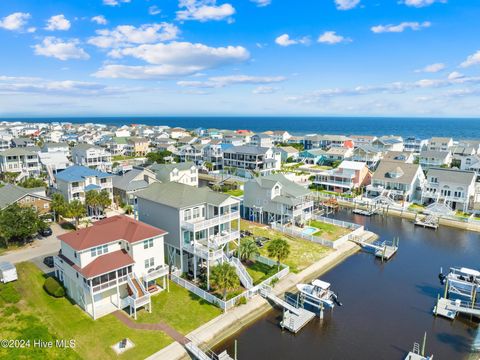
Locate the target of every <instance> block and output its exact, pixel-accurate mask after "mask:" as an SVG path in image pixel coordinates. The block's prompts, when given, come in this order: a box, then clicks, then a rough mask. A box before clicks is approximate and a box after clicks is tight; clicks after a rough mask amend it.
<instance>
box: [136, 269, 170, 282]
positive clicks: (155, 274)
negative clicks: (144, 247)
mask: <svg viewBox="0 0 480 360" xmlns="http://www.w3.org/2000/svg"><path fill="white" fill-rule="evenodd" d="M166 275H168V265H161V266H158V267H157V268H155V269H153V268H152V269H150V270H149V271H148V272H147V273H146V274H143V276H142V278H143V281H144V282H149V281H152V280H156V279H158V278H161V277H163V276H166Z"/></svg>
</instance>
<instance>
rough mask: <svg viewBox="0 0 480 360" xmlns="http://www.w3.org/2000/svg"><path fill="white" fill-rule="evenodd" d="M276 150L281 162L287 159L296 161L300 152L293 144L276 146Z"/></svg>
mask: <svg viewBox="0 0 480 360" xmlns="http://www.w3.org/2000/svg"><path fill="white" fill-rule="evenodd" d="M278 151H280V156H281V159H282V162H286V161H287V159H291V160H293V161H296V160H298V158H299V154H300V152H299V151H298V150H297V149H296V148H294V147H293V146H282V147H278Z"/></svg>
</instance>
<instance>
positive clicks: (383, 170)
mask: <svg viewBox="0 0 480 360" xmlns="http://www.w3.org/2000/svg"><path fill="white" fill-rule="evenodd" d="M419 167H420V165H418V164H406V163H402V162H398V161H385V160H381V161H380V163H379V164H378V167H377V170H376V171H375V173H374V174H373V176H372V180H382V181H388V182H396V183H400V184H411V183H412V182H413V180H414V179H415V175H416V174H417V171H418V169H419ZM392 174H398V175H400V176H399V177H392Z"/></svg>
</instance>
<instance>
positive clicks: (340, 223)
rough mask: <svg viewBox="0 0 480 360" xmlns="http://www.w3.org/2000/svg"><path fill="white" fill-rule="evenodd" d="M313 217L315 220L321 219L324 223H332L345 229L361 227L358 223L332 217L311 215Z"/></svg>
mask: <svg viewBox="0 0 480 360" xmlns="http://www.w3.org/2000/svg"><path fill="white" fill-rule="evenodd" d="M313 219H314V220H317V221H321V222H323V223H326V224H332V225H336V226H340V227H343V228H347V229H353V230H355V229H358V228H359V227H362V225H359V224H355V223H351V222H348V221H342V220H337V219H332V218H328V217H325V216H319V215H313Z"/></svg>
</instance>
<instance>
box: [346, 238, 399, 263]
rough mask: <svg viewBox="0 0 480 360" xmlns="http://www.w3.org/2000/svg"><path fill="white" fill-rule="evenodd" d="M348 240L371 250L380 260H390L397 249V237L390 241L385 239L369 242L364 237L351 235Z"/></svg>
mask: <svg viewBox="0 0 480 360" xmlns="http://www.w3.org/2000/svg"><path fill="white" fill-rule="evenodd" d="M350 241H352V242H354V243H355V244H357V245H359V246H361V247H362V248H365V249H369V250H371V251H373V253H374V255H375V257H377V258H380V259H382V261H387V260H390V259H391V258H392V257H393V255H395V254H396V253H397V251H398V243H399V239H398V238H396V239H393V241H392V243H387V242H386V241H382V242H377V243H369V242H367V240H366V239H364V238H358V237H352V238H351V239H350Z"/></svg>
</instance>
